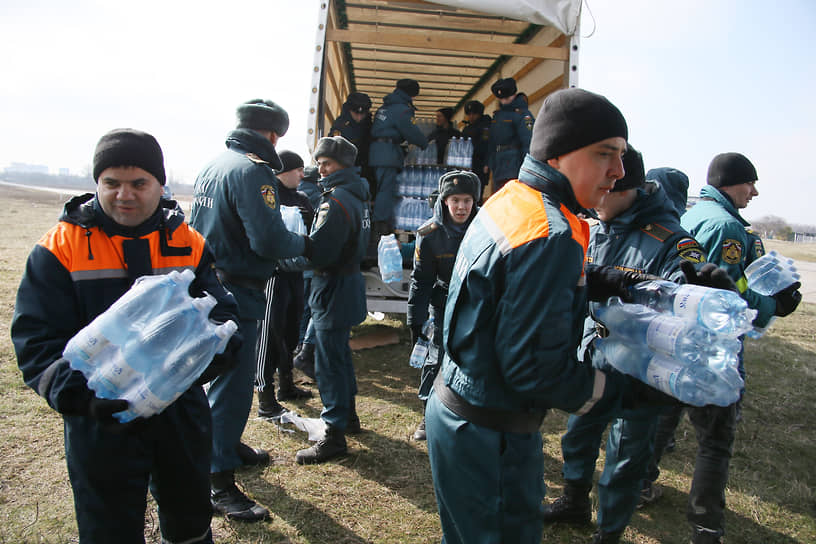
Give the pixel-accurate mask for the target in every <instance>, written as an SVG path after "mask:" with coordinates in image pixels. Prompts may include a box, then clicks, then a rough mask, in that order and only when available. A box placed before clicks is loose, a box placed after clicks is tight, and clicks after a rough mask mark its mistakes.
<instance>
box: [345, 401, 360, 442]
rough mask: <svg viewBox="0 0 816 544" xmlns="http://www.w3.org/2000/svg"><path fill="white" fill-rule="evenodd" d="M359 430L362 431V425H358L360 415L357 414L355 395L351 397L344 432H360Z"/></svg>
mask: <svg viewBox="0 0 816 544" xmlns="http://www.w3.org/2000/svg"><path fill="white" fill-rule="evenodd" d="M361 432H363V427H362V425H360V416H358V415H357V400H356V398H355V397H351V410H350V411H349V418H348V421H347V422H346V434H360V433H361Z"/></svg>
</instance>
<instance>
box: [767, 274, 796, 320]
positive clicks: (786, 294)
mask: <svg viewBox="0 0 816 544" xmlns="http://www.w3.org/2000/svg"><path fill="white" fill-rule="evenodd" d="M800 287H802V284H801V283H799V282H798V281H797V282H796V283H794V284H793V285H791V286H790V287H787V288H785V289H783V290H781V291H779V292H778V293H777V294H775V295H774V296H773V298H774V299H776V310H775V311H774V315H778V316H779V317H785V316H786V315H790V314H792V313H793V311H794V310H795V309H796V307H797V306H799V303H800V302H802V293H800V292H799V291H798V289H799V288H800Z"/></svg>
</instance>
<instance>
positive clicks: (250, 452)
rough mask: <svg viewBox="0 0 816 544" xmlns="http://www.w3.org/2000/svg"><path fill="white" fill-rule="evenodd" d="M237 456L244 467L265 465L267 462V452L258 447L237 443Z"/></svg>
mask: <svg viewBox="0 0 816 544" xmlns="http://www.w3.org/2000/svg"><path fill="white" fill-rule="evenodd" d="M238 457H240V458H241V465H242V466H245V467H265V466H266V465H268V464H269V452H268V451H266V450H262V449H260V448H253V447H251V446H248V445H246V444H244V443H243V442H239V443H238Z"/></svg>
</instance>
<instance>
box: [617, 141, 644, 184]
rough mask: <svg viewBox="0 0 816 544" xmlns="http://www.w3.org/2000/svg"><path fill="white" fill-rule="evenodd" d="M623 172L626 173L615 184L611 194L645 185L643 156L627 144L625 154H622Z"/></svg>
mask: <svg viewBox="0 0 816 544" xmlns="http://www.w3.org/2000/svg"><path fill="white" fill-rule="evenodd" d="M623 170H624V171H625V172H626V173H625V174H624V175H623V177H622V178H621V179H619V180H618V181H616V182H615V186H614V187H613V188H612V192H613V193H617V192H620V191H625V190H627V189H636V188H638V187H643V184H644V183H646V174H645V169H644V168H643V155H641V154H640V151H638V150H637V149H635V148H634V147H632V144H629V146H628V147H627V148H626V153H624V154H623Z"/></svg>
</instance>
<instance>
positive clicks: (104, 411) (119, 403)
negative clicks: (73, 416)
mask: <svg viewBox="0 0 816 544" xmlns="http://www.w3.org/2000/svg"><path fill="white" fill-rule="evenodd" d="M85 395H87V400H86V402H85V405H84V409H83V410H82V412H83V413H84V415H86V416H89V417H92V418H94V419H95V420H97V421H98V422H99V424H100V426H101V427H102V428H103V429H105V430H106V431H110V432H115V433H121V432H125V431H127V430H129V429H131V428H132V427H134V426H135V425H138V424H139V423H141V422H142V421H144V419H143V418H141V417H138V418H136V419H134V420H131V421H128V422H127V423H120V422H119V420H118V419H116V418H115V417H113V414H115V413H117V412H123V411H125V410H127V409H128V406H130V405H129V403H128V401H126V400H124V399H113V400H111V399H100V398H99V397H97V396H96V395H95V394H94V392H93V391H91V390H90V389H87V392H86V393H85Z"/></svg>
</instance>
